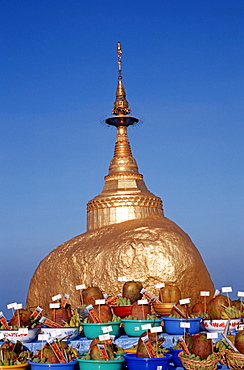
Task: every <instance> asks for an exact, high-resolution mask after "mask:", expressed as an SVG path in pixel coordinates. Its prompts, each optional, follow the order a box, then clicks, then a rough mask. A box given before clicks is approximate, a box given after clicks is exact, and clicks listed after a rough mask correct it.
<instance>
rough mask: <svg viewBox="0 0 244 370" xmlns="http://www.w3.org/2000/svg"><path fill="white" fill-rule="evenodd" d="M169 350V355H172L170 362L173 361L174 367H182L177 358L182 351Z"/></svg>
mask: <svg viewBox="0 0 244 370" xmlns="http://www.w3.org/2000/svg"><path fill="white" fill-rule="evenodd" d="M169 350H170V353H171V355H172V361H173V363H174V365H175V366H177V367H183V365H182V362H181V360H180V359H179V357H178V354H179V353H180V352H182V349H173V348H170V349H169Z"/></svg>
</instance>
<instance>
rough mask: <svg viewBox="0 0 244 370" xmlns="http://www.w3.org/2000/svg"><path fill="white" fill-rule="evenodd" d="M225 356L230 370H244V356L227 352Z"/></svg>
mask: <svg viewBox="0 0 244 370" xmlns="http://www.w3.org/2000/svg"><path fill="white" fill-rule="evenodd" d="M225 356H226V360H227V365H228V367H229V368H230V369H234V370H240V369H244V355H242V354H241V353H238V352H231V351H227V352H226V354H225Z"/></svg>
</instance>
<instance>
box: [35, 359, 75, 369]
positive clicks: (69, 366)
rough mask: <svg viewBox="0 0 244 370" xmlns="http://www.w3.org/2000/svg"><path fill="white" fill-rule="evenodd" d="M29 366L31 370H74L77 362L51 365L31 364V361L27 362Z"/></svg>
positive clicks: (47, 363)
mask: <svg viewBox="0 0 244 370" xmlns="http://www.w3.org/2000/svg"><path fill="white" fill-rule="evenodd" d="M28 362H29V364H30V366H31V370H50V368H51V369H53V370H61V369H62V370H74V368H75V366H76V365H77V361H73V362H65V363H60V362H59V363H57V364H52V363H50V362H46V363H41V362H32V361H28Z"/></svg>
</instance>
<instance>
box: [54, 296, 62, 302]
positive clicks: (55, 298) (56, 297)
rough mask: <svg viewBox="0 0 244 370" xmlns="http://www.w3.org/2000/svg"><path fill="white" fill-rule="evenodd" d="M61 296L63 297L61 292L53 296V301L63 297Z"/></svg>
mask: <svg viewBox="0 0 244 370" xmlns="http://www.w3.org/2000/svg"><path fill="white" fill-rule="evenodd" d="M61 298H62V296H61V294H57V295H54V296H53V297H52V301H56V300H57V299H61Z"/></svg>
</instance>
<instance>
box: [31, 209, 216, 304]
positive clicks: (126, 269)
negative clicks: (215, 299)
mask: <svg viewBox="0 0 244 370" xmlns="http://www.w3.org/2000/svg"><path fill="white" fill-rule="evenodd" d="M119 276H126V277H127V279H128V280H132V279H134V280H138V281H141V282H142V284H143V286H144V287H145V288H146V289H147V290H148V291H150V292H152V293H154V294H158V289H155V284H158V283H161V282H164V283H169V284H176V285H177V286H178V287H179V288H180V289H181V291H182V298H189V297H190V298H191V303H194V302H196V301H197V300H198V299H199V292H200V291H201V290H203V291H206V290H209V291H210V292H211V294H212V293H213V291H214V287H213V283H212V281H211V278H210V276H209V273H208V271H207V269H206V267H205V265H204V262H203V260H202V258H201V255H200V253H199V252H198V250H197V248H196V247H195V246H194V244H193V243H192V241H191V239H190V238H189V236H188V235H187V234H186V233H185V232H184V231H183V230H182V229H180V228H179V226H177V225H176V224H175V223H174V222H172V221H170V220H169V219H167V218H166V217H162V216H151V217H148V218H145V219H141V220H132V221H126V222H122V223H119V224H114V225H109V226H105V227H103V228H101V229H99V230H94V231H90V232H86V233H84V234H81V235H79V236H76V237H75V238H73V239H71V240H69V241H68V242H66V243H64V244H62V245H60V246H59V247H57V248H56V249H54V250H53V251H52V252H51V253H50V254H49V255H48V256H47V257H46V258H45V259H44V260H43V261H42V262H41V263H40V265H39V266H38V268H37V270H36V272H35V274H34V275H33V277H32V280H31V283H30V287H29V292H28V298H27V306H28V307H35V306H37V305H40V306H41V307H43V308H45V309H48V305H49V303H50V301H51V297H52V296H54V295H56V294H65V293H67V294H70V299H71V304H72V306H73V307H74V308H75V307H79V306H80V300H79V292H77V291H76V290H75V286H76V285H79V284H86V285H87V286H90V285H94V286H96V285H97V286H99V287H100V288H101V289H102V290H103V291H104V292H106V293H109V294H112V295H116V294H117V293H121V290H122V285H123V283H122V282H119V281H118V277H119Z"/></svg>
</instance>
